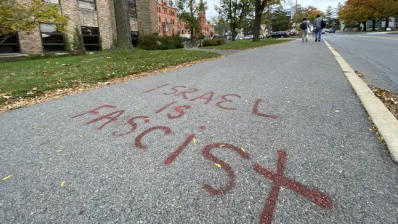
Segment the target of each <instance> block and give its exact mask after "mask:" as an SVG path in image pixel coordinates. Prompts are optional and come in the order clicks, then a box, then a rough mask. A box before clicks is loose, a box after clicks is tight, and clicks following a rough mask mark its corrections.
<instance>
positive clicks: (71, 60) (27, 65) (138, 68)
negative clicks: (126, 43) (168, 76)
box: [0, 49, 219, 105]
mask: <svg viewBox="0 0 398 224" xmlns="http://www.w3.org/2000/svg"><path fill="white" fill-rule="evenodd" d="M217 56H219V55H218V54H215V53H210V52H201V51H186V50H183V49H176V50H163V51H161V50H158V51H145V50H140V49H134V50H126V51H100V52H95V53H94V54H89V55H83V56H69V57H59V58H51V59H37V60H29V61H17V62H8V63H1V64H0V104H2V105H4V104H7V103H11V102H12V101H14V100H18V99H24V98H32V97H36V96H40V95H42V94H43V93H44V92H47V91H51V90H58V89H65V88H77V87H79V86H81V85H83V84H94V83H98V82H104V81H107V80H111V79H115V78H120V77H125V76H128V75H133V74H139V73H142V72H150V71H154V70H158V69H162V68H167V67H170V66H176V65H179V64H183V63H187V62H192V61H197V60H201V59H206V58H212V57H217Z"/></svg>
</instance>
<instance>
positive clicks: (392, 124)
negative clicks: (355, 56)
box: [325, 41, 398, 163]
mask: <svg viewBox="0 0 398 224" xmlns="http://www.w3.org/2000/svg"><path fill="white" fill-rule="evenodd" d="M325 44H326V46H327V47H328V48H329V50H330V51H331V52H332V54H333V55H334V57H335V58H336V60H337V62H338V63H339V65H340V67H341V68H342V70H343V72H344V74H345V76H346V78H347V79H348V81H349V82H350V83H351V86H352V88H353V89H354V91H355V92H356V94H357V95H358V97H359V99H360V100H361V102H362V105H363V106H364V107H365V109H366V111H367V112H368V114H369V116H370V118H371V119H372V121H373V123H374V124H375V126H376V127H377V129H378V131H379V133H380V134H381V136H382V137H383V139H384V141H385V143H386V145H387V148H388V150H389V151H390V153H391V156H392V159H393V161H394V162H396V163H398V120H397V119H396V118H395V117H394V115H393V114H392V113H391V112H390V111H389V110H388V109H387V107H386V106H385V105H384V104H383V102H381V100H380V99H379V98H377V97H376V96H375V95H374V94H373V92H372V90H371V89H370V88H369V87H368V85H367V84H366V83H365V82H364V81H363V80H362V79H361V78H360V77H358V75H357V74H356V73H355V71H354V70H353V69H352V68H351V66H350V65H349V64H348V63H347V62H346V61H345V60H344V58H343V57H342V56H341V55H340V54H339V53H338V52H337V51H336V50H335V49H334V48H333V47H332V46H331V45H330V44H329V43H328V42H327V41H325Z"/></svg>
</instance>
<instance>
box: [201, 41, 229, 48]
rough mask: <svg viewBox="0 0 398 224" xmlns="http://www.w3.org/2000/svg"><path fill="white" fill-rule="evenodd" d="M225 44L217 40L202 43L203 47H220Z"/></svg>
mask: <svg viewBox="0 0 398 224" xmlns="http://www.w3.org/2000/svg"><path fill="white" fill-rule="evenodd" d="M223 44H225V41H224V40H223V39H216V40H204V41H203V42H202V46H203V47H207V46H218V45H223Z"/></svg>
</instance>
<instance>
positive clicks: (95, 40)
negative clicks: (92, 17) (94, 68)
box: [82, 26, 101, 51]
mask: <svg viewBox="0 0 398 224" xmlns="http://www.w3.org/2000/svg"><path fill="white" fill-rule="evenodd" d="M82 35H83V43H84V48H86V50H88V51H99V50H101V46H100V35H99V29H98V27H85V26H82Z"/></svg>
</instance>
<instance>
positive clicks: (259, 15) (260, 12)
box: [253, 0, 265, 42]
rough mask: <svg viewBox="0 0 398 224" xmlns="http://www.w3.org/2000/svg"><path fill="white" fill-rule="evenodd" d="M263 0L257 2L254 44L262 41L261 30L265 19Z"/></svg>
mask: <svg viewBox="0 0 398 224" xmlns="http://www.w3.org/2000/svg"><path fill="white" fill-rule="evenodd" d="M261 1H262V0H256V3H255V4H256V5H255V17H254V26H253V42H256V41H258V40H259V39H260V30H261V19H262V17H263V12H264V8H265V5H262V4H261V3H262V2H261Z"/></svg>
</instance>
